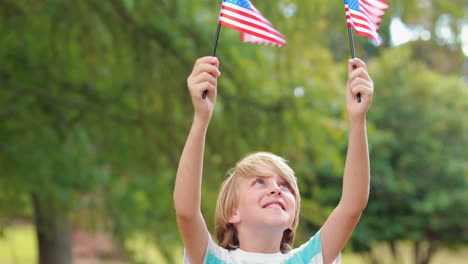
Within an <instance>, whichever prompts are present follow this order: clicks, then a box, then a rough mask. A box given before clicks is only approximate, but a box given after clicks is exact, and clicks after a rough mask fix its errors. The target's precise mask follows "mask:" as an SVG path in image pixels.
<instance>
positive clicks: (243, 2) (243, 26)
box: [202, 0, 286, 98]
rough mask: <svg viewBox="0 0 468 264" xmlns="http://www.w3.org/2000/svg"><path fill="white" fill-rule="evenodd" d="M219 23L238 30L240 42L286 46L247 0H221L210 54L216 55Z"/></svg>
mask: <svg viewBox="0 0 468 264" xmlns="http://www.w3.org/2000/svg"><path fill="white" fill-rule="evenodd" d="M221 25H223V26H226V27H229V28H232V29H235V30H237V31H240V33H241V37H240V40H241V41H242V42H250V43H259V44H266V45H273V46H286V39H285V38H284V36H283V35H282V34H281V33H280V32H279V31H278V30H276V29H275V27H274V26H273V25H272V24H271V23H270V22H269V21H268V20H267V19H266V18H265V17H264V16H263V15H262V14H261V13H260V11H258V10H257V8H255V6H254V5H253V4H252V3H251V2H250V1H249V0H223V3H222V5H221V11H220V14H219V20H218V28H217V29H216V36H215V41H214V46H213V52H212V54H211V55H212V56H216V48H217V46H218V39H219V32H220V30H221ZM207 92H208V91H204V92H203V96H202V97H203V98H206V94H207Z"/></svg>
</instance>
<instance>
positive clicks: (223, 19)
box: [219, 17, 286, 42]
mask: <svg viewBox="0 0 468 264" xmlns="http://www.w3.org/2000/svg"><path fill="white" fill-rule="evenodd" d="M219 20H220V21H224V22H226V23H228V24H231V25H234V26H236V27H240V28H243V29H247V30H250V31H253V32H256V33H259V34H262V35H265V36H268V37H270V38H273V39H277V40H279V41H281V42H286V41H285V40H284V39H283V38H281V37H278V36H276V35H273V34H271V33H269V32H267V31H265V30H260V29H257V28H254V27H251V26H248V25H245V24H242V23H239V22H237V21H234V20H231V19H229V18H226V17H220V18H219Z"/></svg>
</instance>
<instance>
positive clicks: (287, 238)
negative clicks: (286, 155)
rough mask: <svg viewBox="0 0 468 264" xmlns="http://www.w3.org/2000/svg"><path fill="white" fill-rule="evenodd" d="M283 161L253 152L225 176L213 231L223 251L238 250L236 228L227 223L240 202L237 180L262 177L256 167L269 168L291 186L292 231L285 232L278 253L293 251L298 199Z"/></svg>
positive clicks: (296, 189) (264, 153)
mask: <svg viewBox="0 0 468 264" xmlns="http://www.w3.org/2000/svg"><path fill="white" fill-rule="evenodd" d="M286 162H287V161H286V160H285V159H283V158H281V157H279V156H276V155H274V154H272V153H268V152H257V153H252V154H249V155H247V156H246V157H244V158H243V159H241V160H240V161H238V162H237V163H236V166H235V167H234V168H232V169H230V170H229V171H228V172H227V174H226V177H227V178H226V179H225V180H224V182H223V184H222V185H221V190H220V191H219V195H218V200H217V202H216V214H215V232H216V237H217V239H218V242H219V245H220V246H221V247H223V248H226V249H229V250H231V249H236V248H239V238H238V236H237V230H236V228H235V226H234V225H233V224H231V223H229V218H230V217H231V216H232V212H233V210H234V209H235V208H236V207H237V203H238V201H239V191H238V187H239V180H240V179H241V178H253V177H259V176H260V177H265V176H269V175H262V174H261V172H260V171H259V167H262V166H263V167H268V168H270V169H273V170H274V171H275V172H276V173H278V174H279V175H280V176H281V178H283V179H284V180H285V181H286V182H287V183H288V184H289V185H290V186H291V192H292V194H293V195H294V198H295V203H296V212H295V216H294V221H293V225H292V229H289V228H288V229H286V230H285V231H284V233H283V238H282V240H281V246H280V251H281V252H282V253H286V252H288V251H289V250H291V248H292V244H293V242H294V236H295V234H296V227H297V225H298V222H299V211H300V204H301V198H300V194H299V188H298V186H297V180H296V176H295V175H294V171H293V170H292V169H291V168H290V167H289V166H288V165H287V164H286Z"/></svg>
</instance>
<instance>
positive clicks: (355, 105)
mask: <svg viewBox="0 0 468 264" xmlns="http://www.w3.org/2000/svg"><path fill="white" fill-rule="evenodd" d="M353 65H356V67H357V68H356V69H353ZM346 86H347V88H346V108H347V111H348V118H349V121H350V122H354V121H357V122H363V121H364V120H365V119H366V114H367V111H368V110H369V107H370V105H371V103H372V95H373V93H374V82H372V80H371V78H370V77H369V74H368V73H367V66H366V64H365V63H364V62H363V61H362V60H360V59H357V58H355V59H351V60H349V61H348V83H347V85H346ZM358 93H360V94H361V102H358V101H357V95H358Z"/></svg>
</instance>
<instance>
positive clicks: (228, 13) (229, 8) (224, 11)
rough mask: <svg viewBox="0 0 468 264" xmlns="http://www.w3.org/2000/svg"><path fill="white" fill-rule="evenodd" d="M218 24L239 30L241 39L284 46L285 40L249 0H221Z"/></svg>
mask: <svg viewBox="0 0 468 264" xmlns="http://www.w3.org/2000/svg"><path fill="white" fill-rule="evenodd" d="M219 24H221V25H223V26H226V27H230V28H232V29H235V30H237V31H240V32H241V41H244V42H252V43H260V44H269V45H279V46H286V40H285V39H284V37H283V35H281V33H279V32H278V31H277V30H276V29H275V28H274V27H273V25H272V24H271V23H270V22H269V21H268V20H267V19H266V18H265V17H263V15H262V14H261V13H260V12H259V11H258V10H257V9H256V8H255V6H254V5H253V4H252V3H251V2H250V1H249V0H223V4H222V6H221V14H220V15H219Z"/></svg>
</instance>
